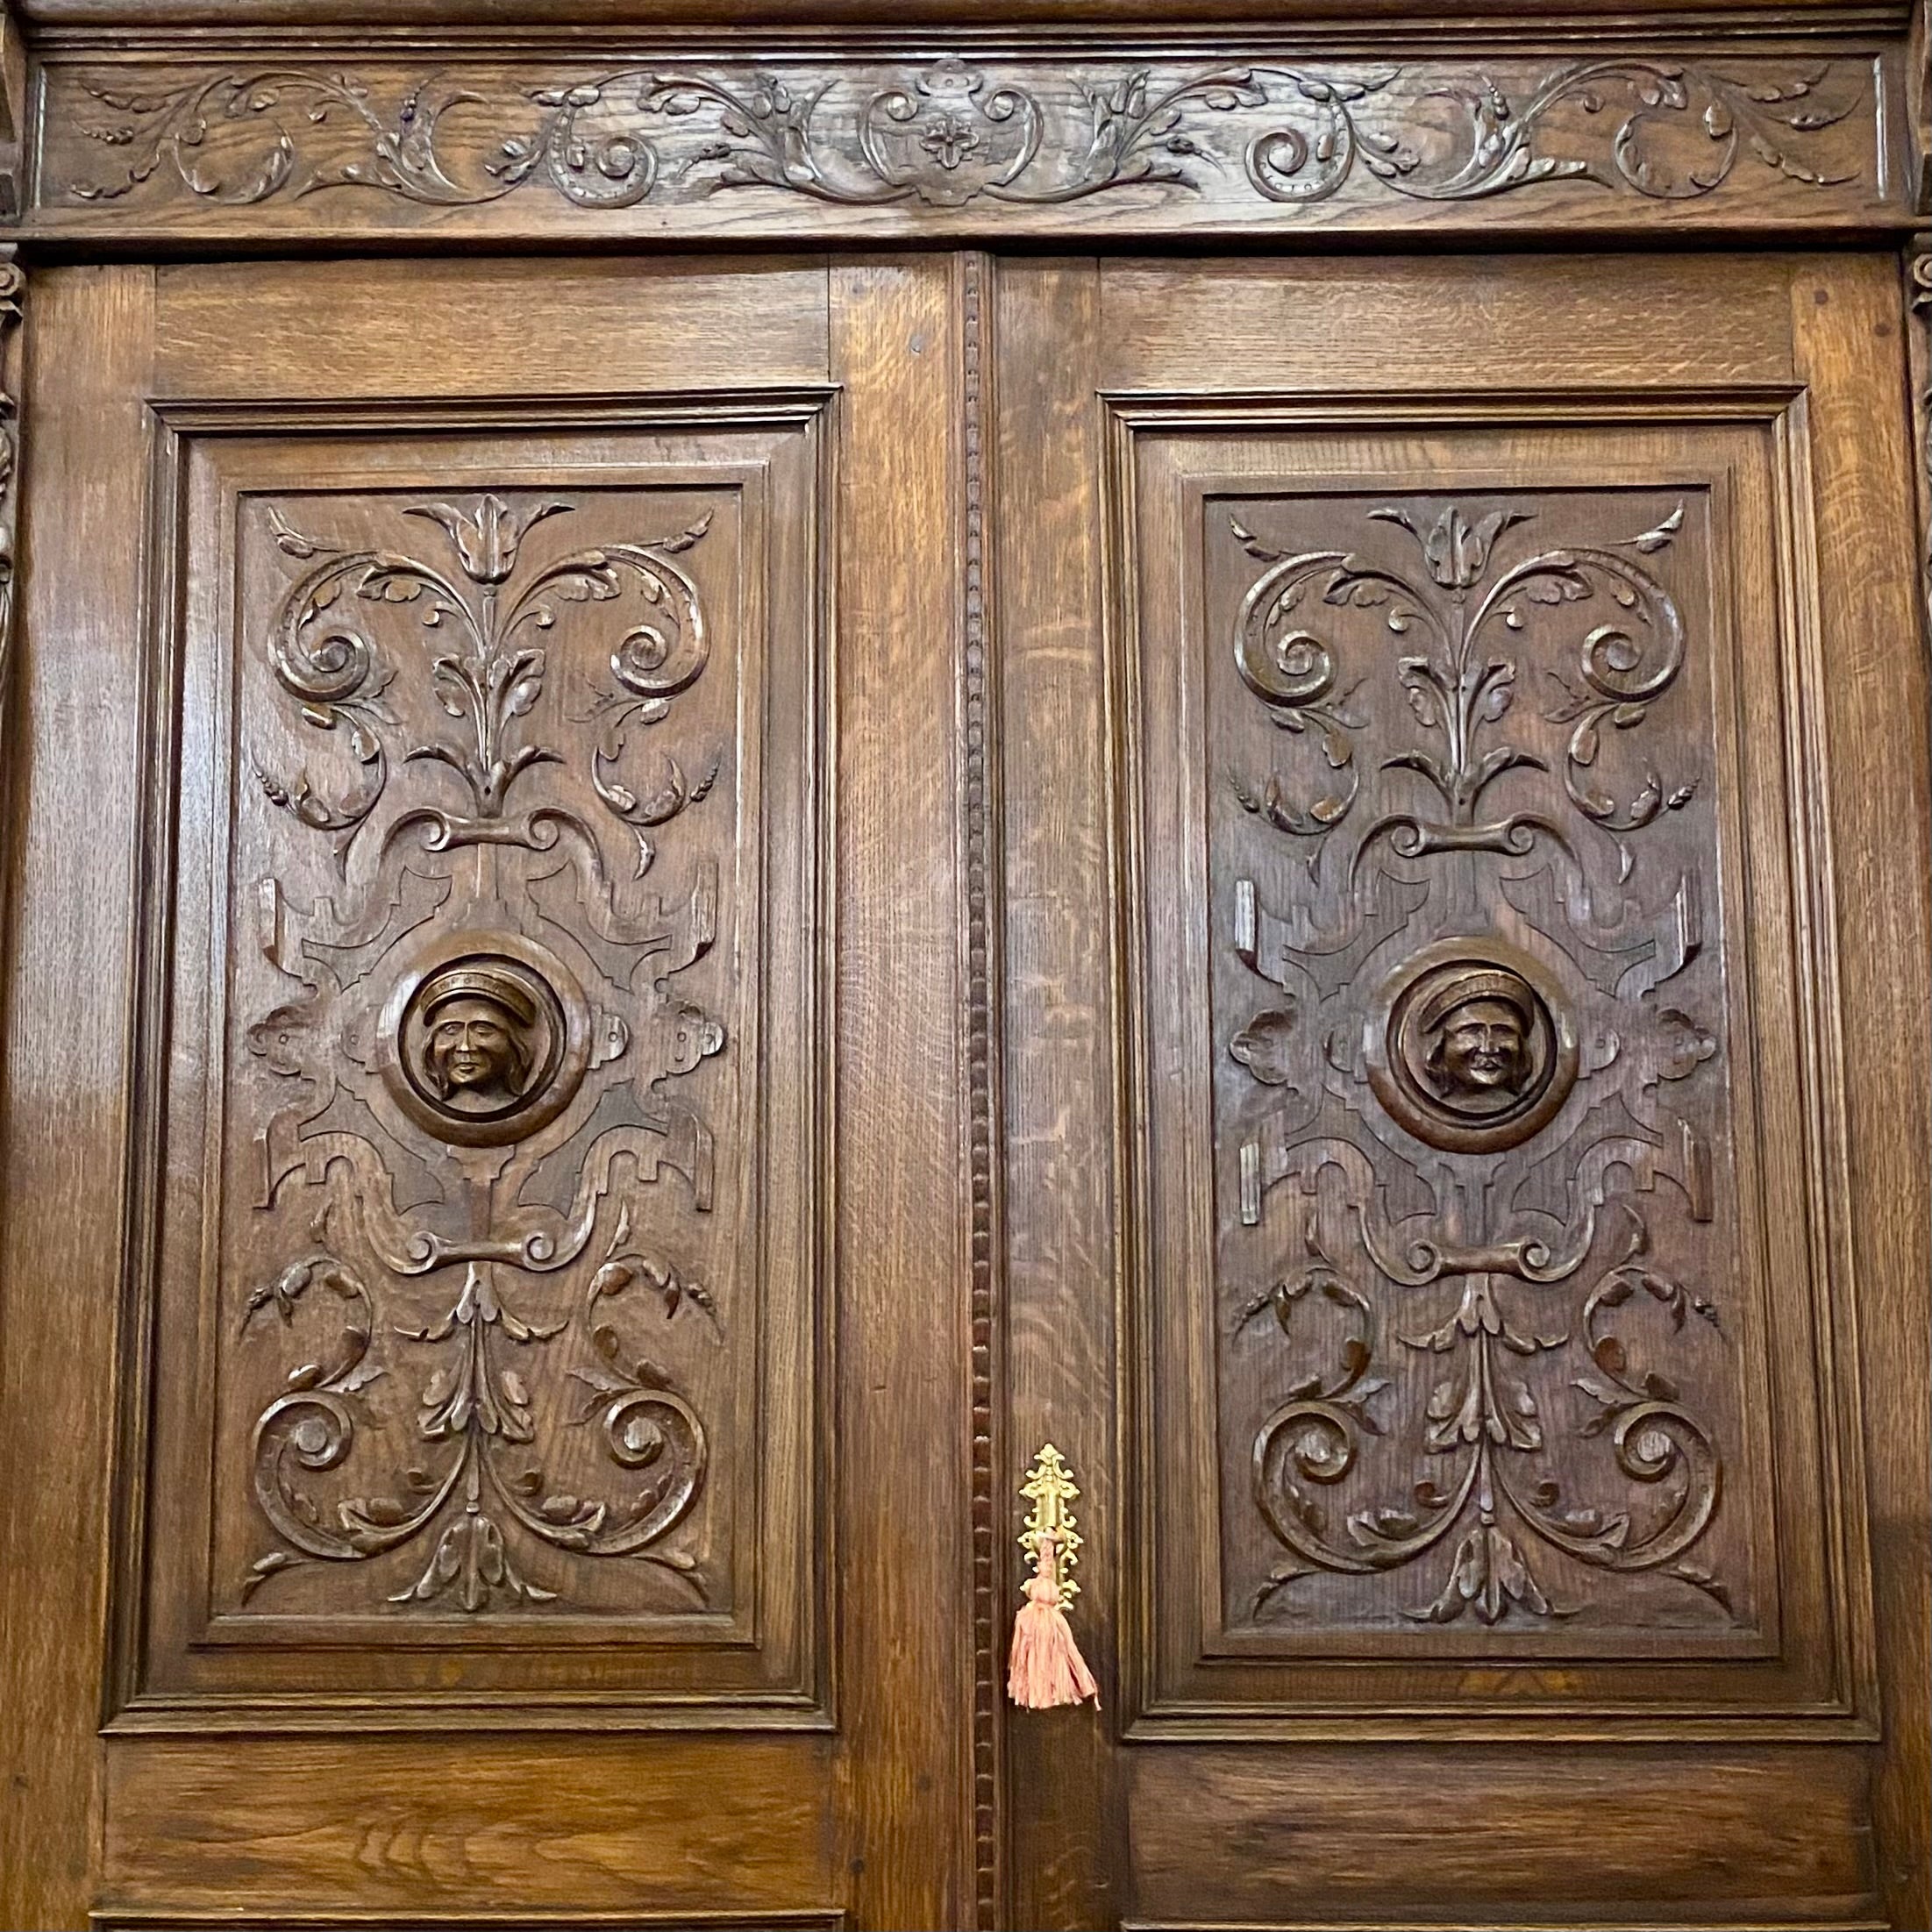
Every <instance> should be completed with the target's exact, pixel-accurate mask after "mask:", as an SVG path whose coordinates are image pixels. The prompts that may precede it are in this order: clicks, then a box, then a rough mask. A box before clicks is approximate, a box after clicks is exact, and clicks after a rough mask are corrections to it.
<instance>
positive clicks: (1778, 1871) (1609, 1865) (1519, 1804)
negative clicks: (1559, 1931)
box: [1128, 1744, 1886, 1932]
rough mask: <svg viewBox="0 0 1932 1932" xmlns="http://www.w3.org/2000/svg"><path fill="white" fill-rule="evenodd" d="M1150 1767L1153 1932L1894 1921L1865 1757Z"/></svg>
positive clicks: (1148, 1874)
mask: <svg viewBox="0 0 1932 1932" xmlns="http://www.w3.org/2000/svg"><path fill="white" fill-rule="evenodd" d="M1131 1764H1132V1768H1131V1771H1130V1798H1129V1808H1130V1818H1131V1843H1132V1847H1133V1851H1132V1858H1133V1867H1134V1871H1133V1880H1132V1892H1133V1897H1132V1910H1131V1912H1130V1917H1129V1921H1128V1922H1130V1923H1134V1924H1141V1925H1174V1926H1180V1925H1187V1926H1206V1925H1213V1926H1215V1927H1217V1928H1219V1927H1223V1926H1228V1927H1232V1926H1236V1925H1241V1926H1255V1927H1260V1926H1264V1925H1265V1926H1270V1927H1281V1928H1283V1932H1287V1928H1288V1927H1290V1926H1294V1927H1303V1926H1306V1927H1311V1928H1312V1927H1315V1926H1320V1927H1322V1928H1324V1932H1342V1928H1366V1927H1370V1926H1375V1927H1384V1926H1387V1927H1394V1926H1425V1925H1426V1926H1448V1925H1454V1926H1457V1927H1476V1926H1483V1927H1486V1928H1487V1927H1494V1928H1514V1927H1518V1926H1532V1925H1535V1926H1558V1925H1561V1926H1565V1927H1570V1926H1644V1927H1661V1926H1670V1927H1673V1928H1691V1927H1718V1926H1722V1927H1723V1928H1726V1932H1732V1928H1743V1927H1746V1926H1754V1925H1766V1926H1779V1927H1784V1926H1804V1927H1807V1928H1818V1927H1823V1926H1851V1925H1856V1926H1864V1925H1882V1924H1884V1923H1885V1922H1886V1921H1885V1920H1884V1919H1883V1917H1882V1916H1881V1915H1880V1913H1879V1904H1878V1900H1877V1897H1876V1894H1875V1890H1874V1885H1873V1875H1872V1871H1871V1855H1870V1843H1869V1829H1868V1826H1867V1822H1866V1803H1867V1798H1866V1782H1867V1763H1866V1760H1865V1758H1864V1756H1863V1754H1862V1753H1861V1752H1859V1751H1857V1750H1836V1749H1814V1748H1806V1749H1799V1750H1788V1751H1739V1752H1724V1753H1715V1752H1708V1751H1699V1752H1697V1753H1695V1754H1694V1755H1693V1754H1690V1753H1685V1752H1675V1753H1664V1752H1658V1751H1634V1750H1618V1749H1615V1748H1612V1747H1608V1746H1604V1745H1584V1744H1573V1745H1559V1746H1556V1747H1553V1748H1551V1749H1549V1750H1511V1751H1509V1752H1508V1754H1507V1755H1505V1754H1501V1753H1497V1752H1492V1751H1481V1750H1466V1749H1463V1750H1416V1751H1413V1752H1410V1751H1404V1752H1401V1753H1395V1752H1387V1753H1382V1754H1371V1753H1367V1752H1364V1751H1360V1750H1351V1748H1349V1747H1347V1746H1345V1745H1337V1746H1334V1747H1327V1748H1320V1749H1312V1750H1297V1751H1295V1752H1294V1754H1293V1755H1292V1757H1285V1756H1283V1755H1280V1754H1277V1753H1273V1752H1271V1753H1268V1754H1266V1755H1265V1756H1264V1755H1261V1754H1258V1753H1253V1752H1250V1753H1246V1754H1244V1756H1242V1757H1234V1756H1231V1755H1230V1754H1229V1753H1227V1752H1225V1751H1216V1750H1161V1751H1158V1752H1154V1751H1148V1752H1138V1751H1137V1752H1135V1753H1134V1754H1133V1757H1132V1760H1131ZM1284 1907H1288V1910H1287V1912H1284V1909H1283V1908H1284Z"/></svg>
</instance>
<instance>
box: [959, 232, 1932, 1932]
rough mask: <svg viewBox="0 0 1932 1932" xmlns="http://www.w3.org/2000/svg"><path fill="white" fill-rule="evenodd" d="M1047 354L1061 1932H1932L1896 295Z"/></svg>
mask: <svg viewBox="0 0 1932 1932" xmlns="http://www.w3.org/2000/svg"><path fill="white" fill-rule="evenodd" d="M996 319H997V338H996V339H997V343H998V369H999V412H1000V438H999V442H998V446H997V453H996V454H997V467H996V476H997V479H998V483H999V495H998V501H999V502H1000V503H1001V505H1002V522H1001V524H1000V527H999V536H1000V539H1001V546H1000V549H999V552H998V555H999V559H1000V567H1001V570H1000V580H999V581H1000V584H1001V596H1000V601H999V606H998V609H999V618H1000V630H1001V635H1002V641H1003V645H1004V650H1005V659H1004V664H1005V670H1004V680H1003V686H1002V709H1001V716H1002V724H1003V727H1004V731H1005V740H1004V783H1005V837H1006V845H1007V886H1008V907H1007V926H1006V938H1005V958H1006V961H1007V967H1008V977H1007V987H1006V1000H1007V1005H1006V1011H1005V1019H1004V1038H1005V1042H1006V1048H1007V1072H1006V1093H1007V1095H1008V1101H1007V1118H1006V1128H1007V1135H1008V1145H1009V1162H1008V1171H1007V1192H1006V1212H1007V1216H1008V1228H1009V1277H1010V1283H1009V1292H1010V1298H1011V1308H1012V1320H1011V1323H1010V1329H1009V1334H1010V1337H1011V1340H1010V1361H1009V1372H1010V1381H1011V1386H1012V1389H1013V1405H1012V1409H1011V1414H1010V1418H1009V1440H1008V1443H1007V1444H1006V1458H1007V1464H1008V1474H1009V1477H1010V1478H1011V1479H1012V1481H1013V1482H1015V1483H1017V1482H1018V1480H1019V1479H1020V1475H1021V1473H1022V1472H1023V1469H1024V1467H1025V1465H1026V1463H1027V1461H1028V1460H1029V1459H1030V1458H1031V1456H1032V1455H1033V1453H1034V1452H1035V1451H1036V1450H1037V1448H1038V1446H1039V1444H1041V1442H1042V1441H1044V1440H1046V1439H1048V1438H1051V1440H1052V1442H1053V1443H1054V1444H1055V1445H1056V1446H1057V1447H1058V1448H1059V1450H1060V1451H1062V1452H1063V1453H1064V1454H1065V1455H1066V1458H1067V1459H1068V1461H1069V1462H1070V1464H1071V1465H1072V1467H1073V1474H1074V1477H1075V1479H1076V1480H1078V1481H1079V1482H1080V1486H1081V1488H1082V1499H1081V1502H1080V1509H1081V1512H1082V1514H1081V1517H1080V1529H1081V1531H1082V1534H1083V1535H1084V1536H1085V1537H1086V1543H1085V1546H1084V1547H1083V1548H1082V1549H1081V1551H1080V1572H1079V1574H1080V1579H1081V1582H1082V1592H1081V1594H1080V1597H1079V1598H1078V1599H1077V1600H1076V1602H1075V1607H1074V1613H1073V1621H1074V1623H1075V1626H1076V1631H1077V1634H1078V1635H1079V1636H1080V1640H1081V1641H1082V1642H1083V1643H1085V1644H1086V1645H1087V1649H1088V1653H1089V1655H1090V1656H1092V1657H1093V1658H1094V1661H1095V1663H1096V1665H1098V1666H1099V1674H1100V1677H1101V1702H1102V1709H1101V1714H1100V1715H1099V1716H1098V1717H1095V1716H1094V1715H1093V1714H1092V1713H1091V1712H1087V1713H1085V1714H1083V1715H1080V1716H1070V1715H1069V1714H1067V1713H1066V1712H1056V1713H1051V1714H1031V1713H1028V1714H1021V1715H1016V1716H1015V1717H1014V1718H1013V1720H1012V1722H1010V1723H1009V1727H1008V1729H1007V1732H1006V1741H1007V1752H1008V1764H1009V1777H1010V1781H1011V1788H1012V1790H1013V1793H1014V1805H1013V1814H1012V1816H1013V1826H1012V1836H1011V1838H1010V1840H1009V1857H1010V1879H1011V1884H1012V1886H1013V1889H1014V1895H1015V1899H1016V1922H1019V1923H1023V1924H1102V1923H1115V1922H1122V1921H1126V1922H1131V1923H1135V1924H1144V1925H1180V1924H1187V1925H1198V1924H1201V1923H1203V1922H1213V1923H1227V1924H1241V1925H1251V1926H1252V1925H1278V1926H1285V1925H1289V1924H1293V1925H1296V1926H1315V1925H1339V1924H1344V1923H1347V1924H1366V1923H1375V1924H1391V1925H1398V1924H1399V1925H1410V1924H1421V1923H1424V1922H1436V1921H1438V1920H1439V1921H1444V1922H1453V1923H1456V1924H1475V1923H1482V1924H1504V1923H1508V1924H1511V1925H1517V1924H1545V1925H1547V1924H1557V1923H1565V1922H1573V1921H1579V1920H1586V1921H1589V1922H1591V1923H1612V1922H1617V1923H1621V1922H1626V1921H1629V1922H1639V1923H1643V1924H1666V1923H1667V1924H1671V1925H1692V1924H1695V1925H1713V1924H1720V1923H1722V1924H1726V1925H1729V1924H1734V1923H1735V1924H1742V1923H1744V1922H1747V1921H1749V1922H1752V1923H1757V1922H1770V1921H1776V1922H1779V1923H1784V1922H1786V1921H1789V1922H1793V1923H1799V1922H1801V1923H1805V1924H1817V1925H1824V1924H1831V1925H1850V1924H1860V1925H1863V1924H1868V1923H1870V1924H1879V1923H1901V1924H1902V1923H1907V1922H1910V1910H1911V1907H1910V1903H1909V1900H1910V1888H1911V1886H1912V1885H1913V1884H1914V1878H1913V1872H1912V1863H1913V1856H1914V1855H1913V1853H1912V1851H1911V1847H1912V1845H1913V1844H1914V1843H1915V1842H1916V1837H1915V1834H1916V1829H1917V1828H1916V1825H1915V1823H1914V1821H1913V1818H1912V1810H1911V1807H1912V1805H1913V1802H1914V1800H1913V1798H1912V1793H1911V1784H1910V1778H1909V1774H1908V1773H1905V1772H1901V1771H1900V1757H1899V1756H1898V1755H1896V1753H1895V1751H1894V1750H1891V1749H1888V1747H1887V1746H1886V1743H1883V1742H1882V1740H1883V1739H1884V1738H1885V1737H1886V1735H1887V1732H1886V1725H1887V1715H1888V1713H1889V1714H1890V1716H1891V1719H1892V1721H1893V1722H1894V1723H1896V1722H1899V1721H1900V1718H1901V1716H1902V1717H1904V1718H1905V1719H1907V1722H1906V1723H1905V1725H1904V1729H1906V1731H1907V1735H1908V1736H1909V1734H1910V1733H1911V1732H1912V1731H1913V1729H1915V1722H1916V1720H1915V1717H1913V1715H1912V1714H1913V1713H1914V1712H1915V1710H1916V1708H1917V1704H1916V1702H1915V1700H1920V1699H1921V1698H1922V1681H1921V1677H1922V1670H1923V1662H1922V1643H1923V1613H1924V1601H1923V1590H1924V1579H1923V1576H1922V1574H1921V1573H1917V1572H1915V1570H1914V1563H1913V1558H1912V1557H1911V1555H1910V1553H1909V1552H1910V1549H1911V1547H1912V1544H1911V1543H1910V1541H1909V1539H1895V1540H1893V1539H1887V1538H1886V1536H1885V1535H1884V1533H1883V1525H1885V1524H1886V1522H1888V1521H1890V1522H1898V1521H1913V1520H1922V1514H1921V1513H1922V1501H1923V1486H1924V1479H1925V1469H1924V1463H1923V1437H1922V1432H1921V1427H1920V1423H1919V1422H1910V1423H1907V1424H1904V1425H1902V1426H1903V1433H1902V1434H1900V1433H1899V1429H1900V1426H1901V1425H1900V1424H1899V1422H1898V1421H1897V1419H1898V1418H1900V1417H1903V1416H1908V1415H1913V1414H1914V1411H1915V1410H1916V1409H1917V1408H1922V1394H1923V1387H1924V1379H1923V1378H1924V1374H1925V1362H1924V1349H1923V1334H1922V1330H1923V1321H1922V1313H1923V1310H1922V1302H1921V1290H1920V1287H1919V1284H1920V1283H1921V1282H1922V1280H1923V1278H1924V1273H1925V1263H1926V1251H1925V1229H1924V1221H1925V1208H1926V1180H1925V1166H1924V1156H1925V1148H1924V1138H1925V1135H1924V1121H1923V1119H1922V1114H1923V1103H1922V1102H1923V1093H1924V1089H1925V1078H1926V1048H1925V1026H1924V1012H1923V987H1924V985H1925V981H1926V936H1925V930H1924V916H1923V904H1924V901H1923V890H1922V886H1921V879H1922V874H1923V866H1924V863H1925V845H1926V841H1925V825H1924V818H1925V799H1924V788H1923V779H1922V774H1923V759H1924V755H1925V754H1924V738H1923V723H1922V716H1921V712H1922V707H1923V702H1924V695H1925V694H1924V681H1923V674H1922V668H1921V663H1920V659H1919V652H1918V646H1917V644H1916V642H1915V638H1914V612H1913V609H1912V601H1911V599H1912V591H1911V584H1910V576H1909V571H1910V558H1911V553H1912V538H1911V533H1910V530H1909V527H1908V524H1907V512H1906V506H1907V503H1908V500H1909V496H1908V491H1907V483H1906V479H1907V452H1906V449H1905V447H1904V441H1903V434H1902V430H1901V429H1900V426H1899V425H1898V424H1896V423H1895V421H1894V417H1895V413H1896V412H1895V411H1891V410H1888V405H1887V399H1888V398H1889V397H1890V396H1893V395H1894V394H1895V393H1896V392H1897V389H1898V385H1899V382H1900V367H1901V365H1900V353H1901V345H1900V339H1899V330H1898V306H1897V301H1896V296H1895V291H1894V286H1893V282H1892V278H1891V273H1890V267H1889V264H1886V263H1866V262H1862V261H1858V260H1843V261H1838V262H1832V263H1820V262H1814V261H1803V260H1796V261H1793V260H1786V261H1779V262H1772V261H1764V260H1705V261H1698V262H1692V261H1682V262H1660V261H1658V260H1650V261H1643V262H1638V261H1635V260H1615V259H1609V260H1596V261H1591V262H1587V263H1585V262H1575V263H1563V262H1541V263H1531V262H1527V261H1525V262H1514V263H1494V262H1491V263H1458V264H1437V263H1429V262H1422V261H1413V260H1411V261H1406V262H1394V263H1382V264H1373V265H1366V266H1351V265H1338V264H1326V265H1322V264H1315V265H1300V264H1286V263H1280V264H1260V263H1252V264H1243V265H1230V266H1226V267H1212V266H1208V267H1199V266H1182V265H1172V264H1147V265H1138V264H1133V263H1106V264H1101V265H1098V266H1096V265H1094V264H1091V263H1067V264H1045V263H1042V264H1032V265H1024V266H1016V267H1012V268H1011V269H1009V271H1007V272H1006V273H1005V274H1004V275H1003V276H1002V286H1001V299H1000V302H999V303H998V306H997V310H996ZM1861 1391H1862V1401H1861ZM1886 1418H1893V1421H1891V1422H1886V1420H1885V1419H1886ZM1875 1529H1877V1530H1878V1532H1879V1533H1878V1534H1877V1535H1876V1536H1875V1535H1874V1530H1875ZM1894 1887H1896V1888H1898V1889H1896V1890H1895V1891H1894V1890H1892V1889H1891V1888H1894ZM1888 1910H1891V1911H1896V1912H1902V1913H1903V1914H1904V1915H1903V1916H1900V1917H1888V1916H1887V1915H1886V1914H1887V1912H1888Z"/></svg>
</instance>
